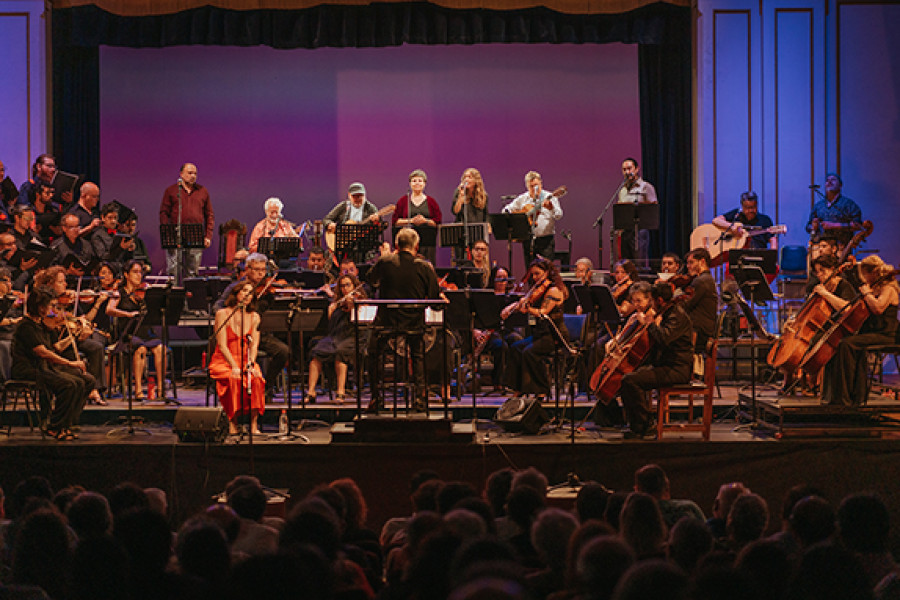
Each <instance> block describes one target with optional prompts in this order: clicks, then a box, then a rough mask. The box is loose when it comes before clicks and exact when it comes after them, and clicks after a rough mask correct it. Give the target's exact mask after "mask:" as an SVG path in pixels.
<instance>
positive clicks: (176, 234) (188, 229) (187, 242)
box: [159, 223, 206, 285]
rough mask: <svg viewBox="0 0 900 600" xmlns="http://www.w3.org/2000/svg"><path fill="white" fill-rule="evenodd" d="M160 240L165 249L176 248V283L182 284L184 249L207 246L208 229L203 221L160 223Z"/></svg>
mask: <svg viewBox="0 0 900 600" xmlns="http://www.w3.org/2000/svg"><path fill="white" fill-rule="evenodd" d="M159 240H160V243H161V245H162V247H163V249H165V250H175V252H176V254H177V259H178V261H177V263H176V265H175V283H176V284H177V285H181V282H182V279H183V277H184V274H183V272H182V268H183V267H184V250H185V249H194V248H205V247H206V231H205V229H204V227H203V224H202V223H160V225H159Z"/></svg>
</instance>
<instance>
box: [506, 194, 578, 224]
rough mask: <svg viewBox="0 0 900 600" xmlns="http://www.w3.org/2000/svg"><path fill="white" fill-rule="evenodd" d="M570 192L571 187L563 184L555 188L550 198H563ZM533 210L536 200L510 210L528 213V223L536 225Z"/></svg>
mask: <svg viewBox="0 0 900 600" xmlns="http://www.w3.org/2000/svg"><path fill="white" fill-rule="evenodd" d="M568 193H569V189H568V188H567V187H566V186H564V185H561V186H559V187H558V188H556V189H555V190H553V192H552V193H551V194H550V198H562V197H563V196H565V195H566V194H568ZM550 198H545V199H544V200H542V201H541V202H542V203H543V202H546V201H547V200H550ZM533 211H534V202H529V203H528V204H525V205H523V206H522V208H520V209H518V210H511V211H509V212H510V213H512V214H521V213H525V214H526V215H528V224H529V225H534V214H532V213H533Z"/></svg>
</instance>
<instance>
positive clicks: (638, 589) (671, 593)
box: [613, 560, 688, 600]
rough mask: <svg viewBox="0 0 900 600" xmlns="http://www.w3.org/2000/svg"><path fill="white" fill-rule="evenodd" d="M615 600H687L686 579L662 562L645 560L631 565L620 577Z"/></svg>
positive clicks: (669, 565) (679, 570) (681, 573)
mask: <svg viewBox="0 0 900 600" xmlns="http://www.w3.org/2000/svg"><path fill="white" fill-rule="evenodd" d="M613 598H614V599H615V600H647V599H648V598H652V599H653V600H687V598H688V578H687V575H685V574H684V572H683V571H682V570H681V569H679V568H678V567H676V566H675V565H673V564H671V563H667V562H666V561H664V560H646V561H642V562H638V563H637V564H635V565H633V566H632V567H631V568H630V569H628V571H626V572H625V574H624V575H623V576H622V579H621V581H619V585H618V586H617V587H616V591H615V593H614V594H613Z"/></svg>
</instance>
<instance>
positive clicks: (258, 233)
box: [247, 198, 297, 252]
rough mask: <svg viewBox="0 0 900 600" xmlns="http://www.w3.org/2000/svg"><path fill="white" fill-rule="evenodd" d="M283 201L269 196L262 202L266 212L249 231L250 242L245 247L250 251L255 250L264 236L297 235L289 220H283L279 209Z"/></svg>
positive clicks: (282, 205)
mask: <svg viewBox="0 0 900 600" xmlns="http://www.w3.org/2000/svg"><path fill="white" fill-rule="evenodd" d="M283 208H284V203H282V202H281V199H279V198H269V199H268V200H266V201H265V202H264V203H263V210H264V211H265V213H266V216H265V218H263V220H261V221H260V222H259V223H257V224H256V225H255V226H254V227H253V231H252V232H250V243H249V244H247V249H248V250H249V251H250V252H256V250H257V248H258V247H259V239H260V238H264V237H275V238H283V237H297V232H296V231H295V230H294V226H293V225H292V224H291V223H290V221H285V220H284V215H282V214H281V210H282V209H283Z"/></svg>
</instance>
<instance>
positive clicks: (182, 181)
mask: <svg viewBox="0 0 900 600" xmlns="http://www.w3.org/2000/svg"><path fill="white" fill-rule="evenodd" d="M182 183H184V179H182V178H181V177H179V178H178V185H181V184H182Z"/></svg>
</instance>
